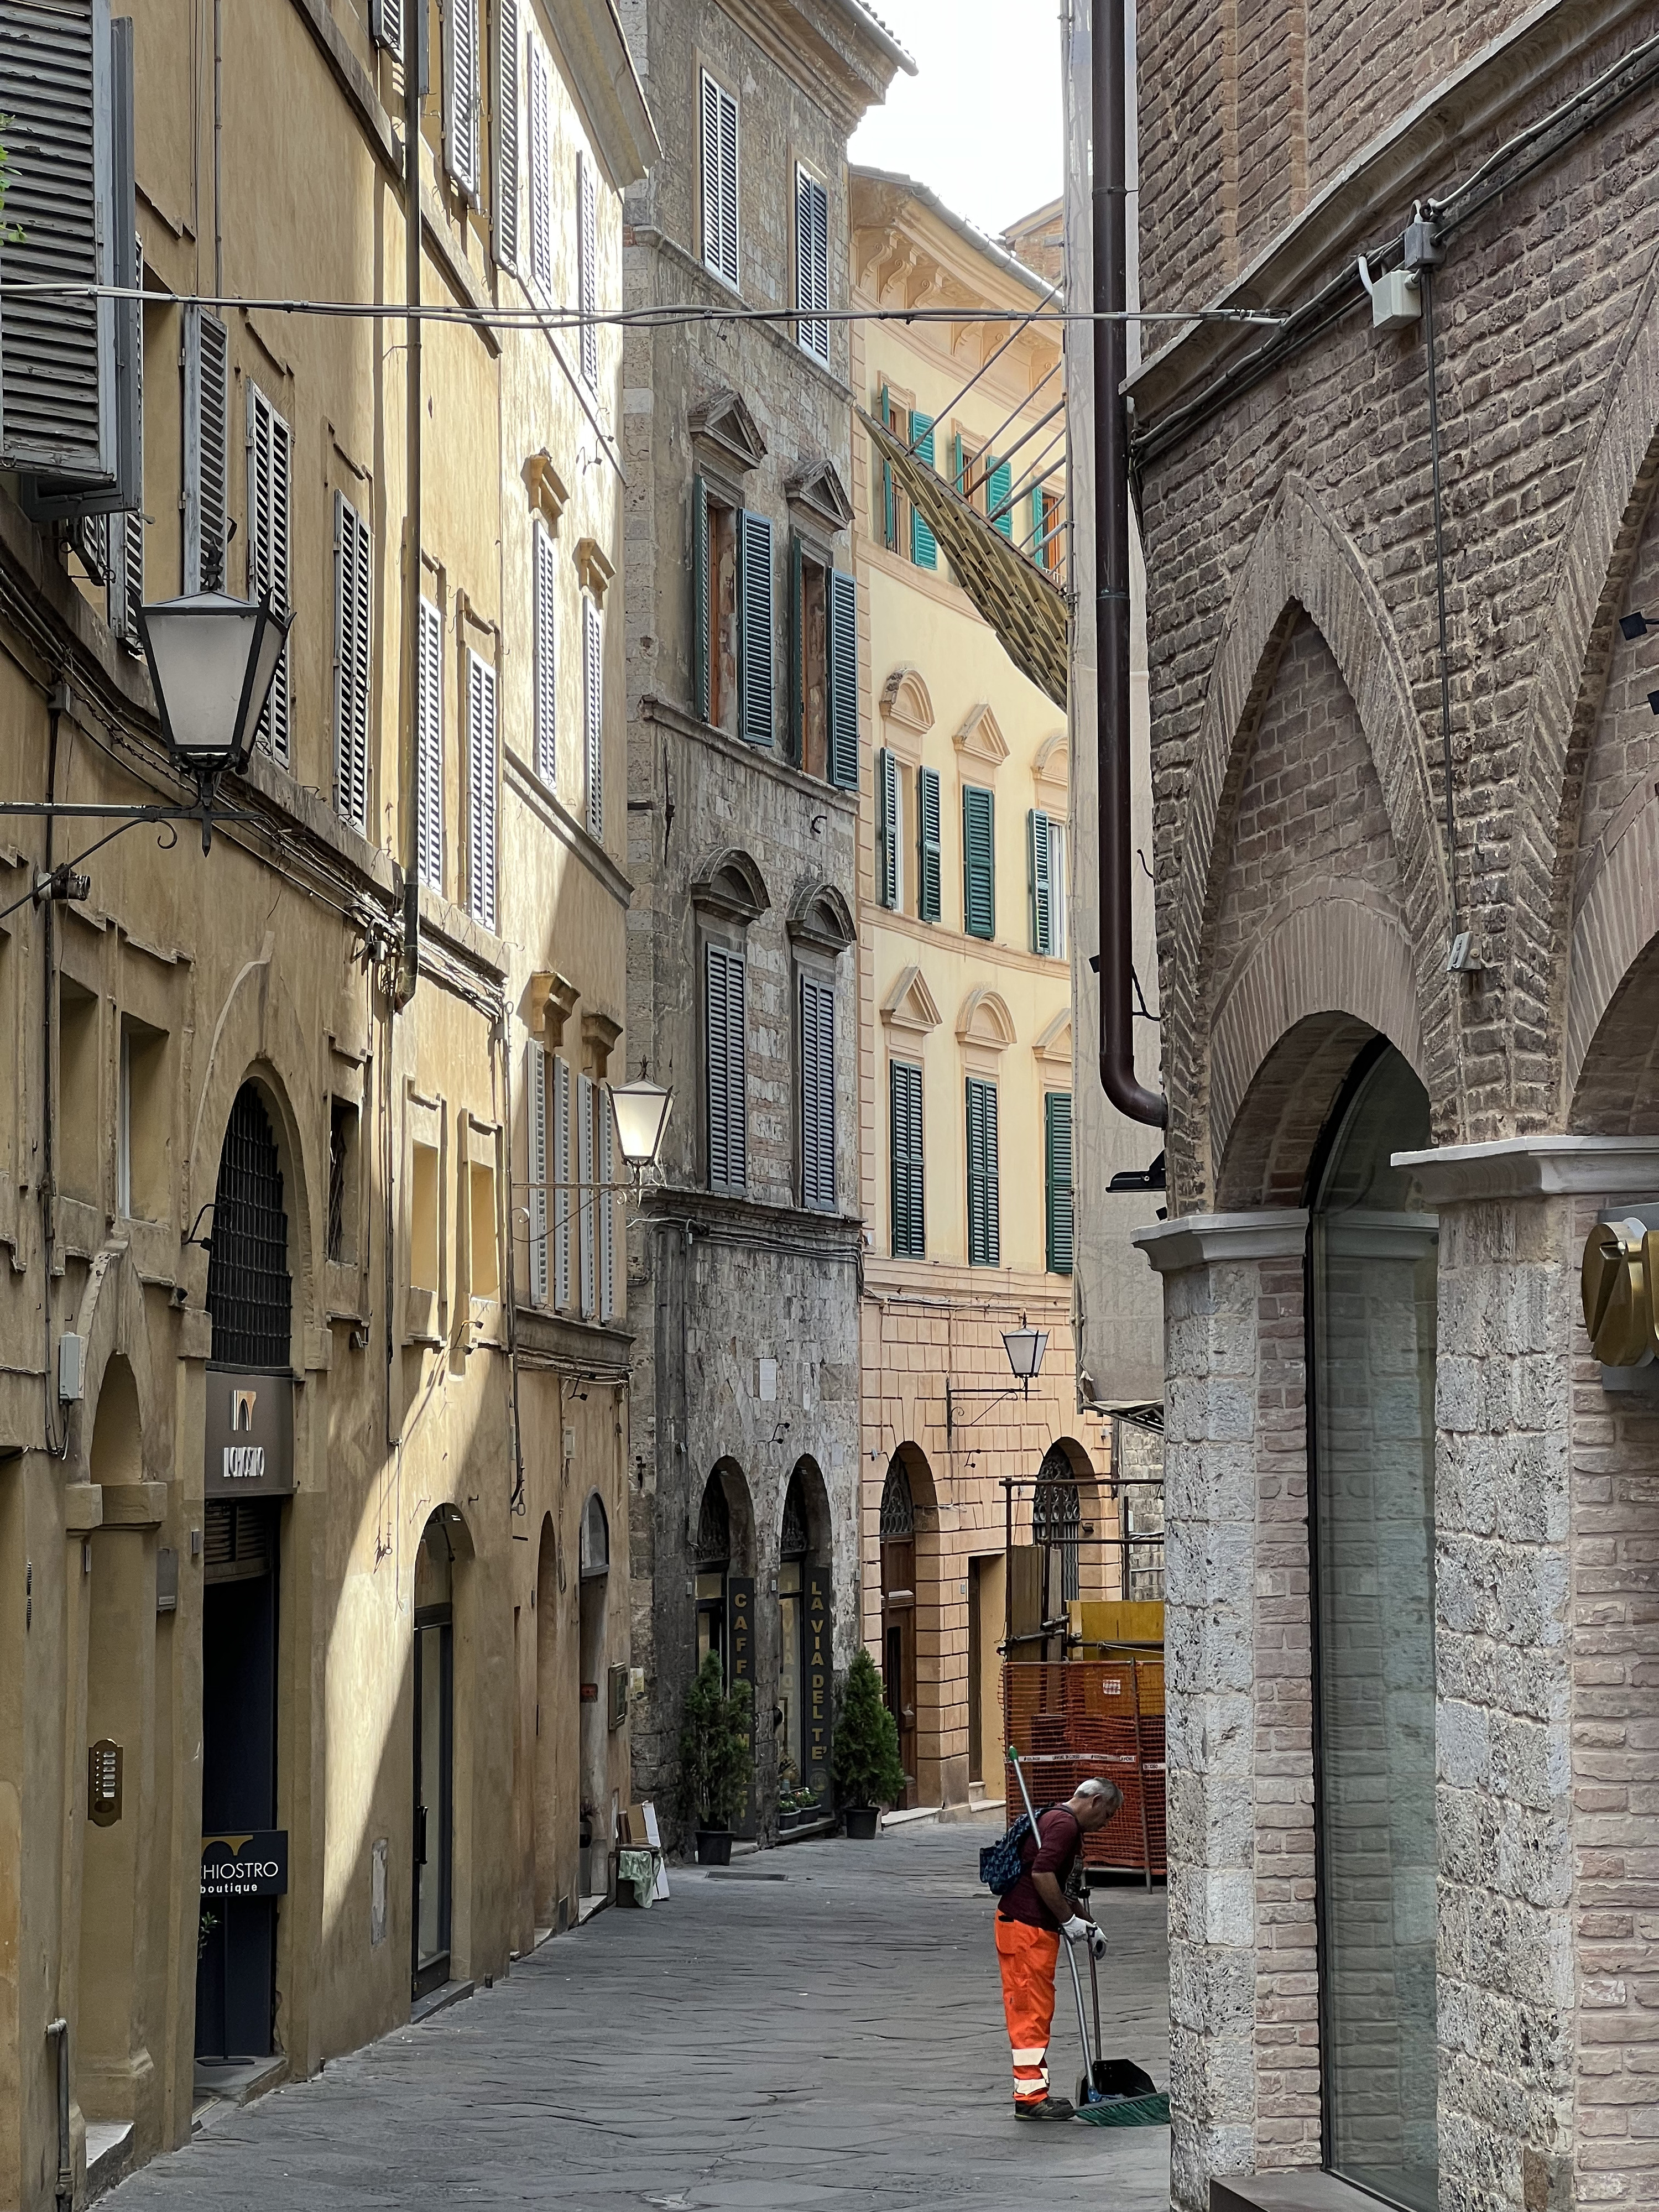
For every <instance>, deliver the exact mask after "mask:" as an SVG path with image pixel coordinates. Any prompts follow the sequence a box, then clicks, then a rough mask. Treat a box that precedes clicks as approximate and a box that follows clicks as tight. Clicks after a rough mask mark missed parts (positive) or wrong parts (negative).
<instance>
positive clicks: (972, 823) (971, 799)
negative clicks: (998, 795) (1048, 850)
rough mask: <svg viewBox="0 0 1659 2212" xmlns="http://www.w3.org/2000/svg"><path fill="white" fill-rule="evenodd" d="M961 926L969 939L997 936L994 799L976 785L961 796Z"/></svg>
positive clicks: (967, 786) (969, 786)
mask: <svg viewBox="0 0 1659 2212" xmlns="http://www.w3.org/2000/svg"><path fill="white" fill-rule="evenodd" d="M962 924H963V928H964V929H965V930H966V931H967V933H968V934H969V937H994V936H995V935H996V933H997V874H996V826H995V815H994V799H993V794H992V793H990V792H988V791H985V790H982V789H981V787H980V786H979V785H977V784H973V783H970V784H968V785H966V786H964V787H963V793H962Z"/></svg>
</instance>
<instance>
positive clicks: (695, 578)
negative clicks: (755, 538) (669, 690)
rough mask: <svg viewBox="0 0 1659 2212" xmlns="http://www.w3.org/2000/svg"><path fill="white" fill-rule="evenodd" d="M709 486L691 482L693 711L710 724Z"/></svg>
mask: <svg viewBox="0 0 1659 2212" xmlns="http://www.w3.org/2000/svg"><path fill="white" fill-rule="evenodd" d="M708 697H709V694H708V485H707V483H704V481H703V479H702V477H692V479H691V709H692V712H693V713H694V714H696V717H697V720H699V721H700V722H706V721H707V720H708Z"/></svg>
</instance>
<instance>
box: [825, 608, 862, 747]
mask: <svg viewBox="0 0 1659 2212" xmlns="http://www.w3.org/2000/svg"><path fill="white" fill-rule="evenodd" d="M829 781H830V782H831V783H834V784H838V785H839V786H840V787H841V788H842V790H843V791H856V790H857V789H858V787H859V588H858V586H857V584H856V583H854V580H853V579H852V577H851V576H849V575H848V574H845V573H844V571H842V569H840V568H832V569H831V570H830V571H829Z"/></svg>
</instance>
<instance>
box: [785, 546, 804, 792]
mask: <svg viewBox="0 0 1659 2212" xmlns="http://www.w3.org/2000/svg"><path fill="white" fill-rule="evenodd" d="M785 649H786V650H787V653H788V655H789V728H788V732H787V754H786V757H787V760H788V761H789V763H790V764H791V765H792V766H793V767H794V768H799V767H800V765H801V763H802V762H803V761H804V759H805V753H806V594H805V576H804V574H803V573H802V550H801V542H800V536H799V532H797V531H793V530H792V531H791V532H790V533H789V641H788V644H787V647H786V648H785Z"/></svg>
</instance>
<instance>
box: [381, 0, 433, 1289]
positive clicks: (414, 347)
mask: <svg viewBox="0 0 1659 2212" xmlns="http://www.w3.org/2000/svg"><path fill="white" fill-rule="evenodd" d="M403 16H404V298H405V300H406V301H407V302H408V313H406V315H405V317H404V474H405V478H406V481H405V483H404V726H403V732H402V738H401V742H400V743H399V744H398V829H399V832H400V835H399V837H398V844H399V846H400V848H401V852H400V859H401V861H402V865H403V876H404V883H403V893H404V913H403V924H404V927H403V943H402V946H401V948H400V951H399V955H398V970H397V980H396V981H395V982H394V984H393V986H392V1006H393V1007H394V1009H395V1010H396V1011H397V1012H399V1013H401V1012H403V1010H404V1007H405V1006H408V1005H409V1003H410V1000H412V999H413V998H414V996H415V987H416V982H417V981H418V980H419V977H420V972H421V866H420V837H421V831H420V823H419V821H418V818H417V816H418V811H419V800H418V798H417V778H418V769H417V766H416V750H417V748H418V745H419V743H420V738H419V726H420V713H421V708H420V698H421V317H420V306H421V107H422V95H423V93H424V90H425V87H424V85H423V84H422V70H421V47H422V27H423V25H424V23H425V20H426V9H425V8H424V7H409V8H405V9H404V11H403ZM417 17H418V18H419V19H420V20H419V21H416V18H417ZM390 1325H391V1324H390V1322H389V1321H388V1323H387V1326H388V1327H390Z"/></svg>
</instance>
